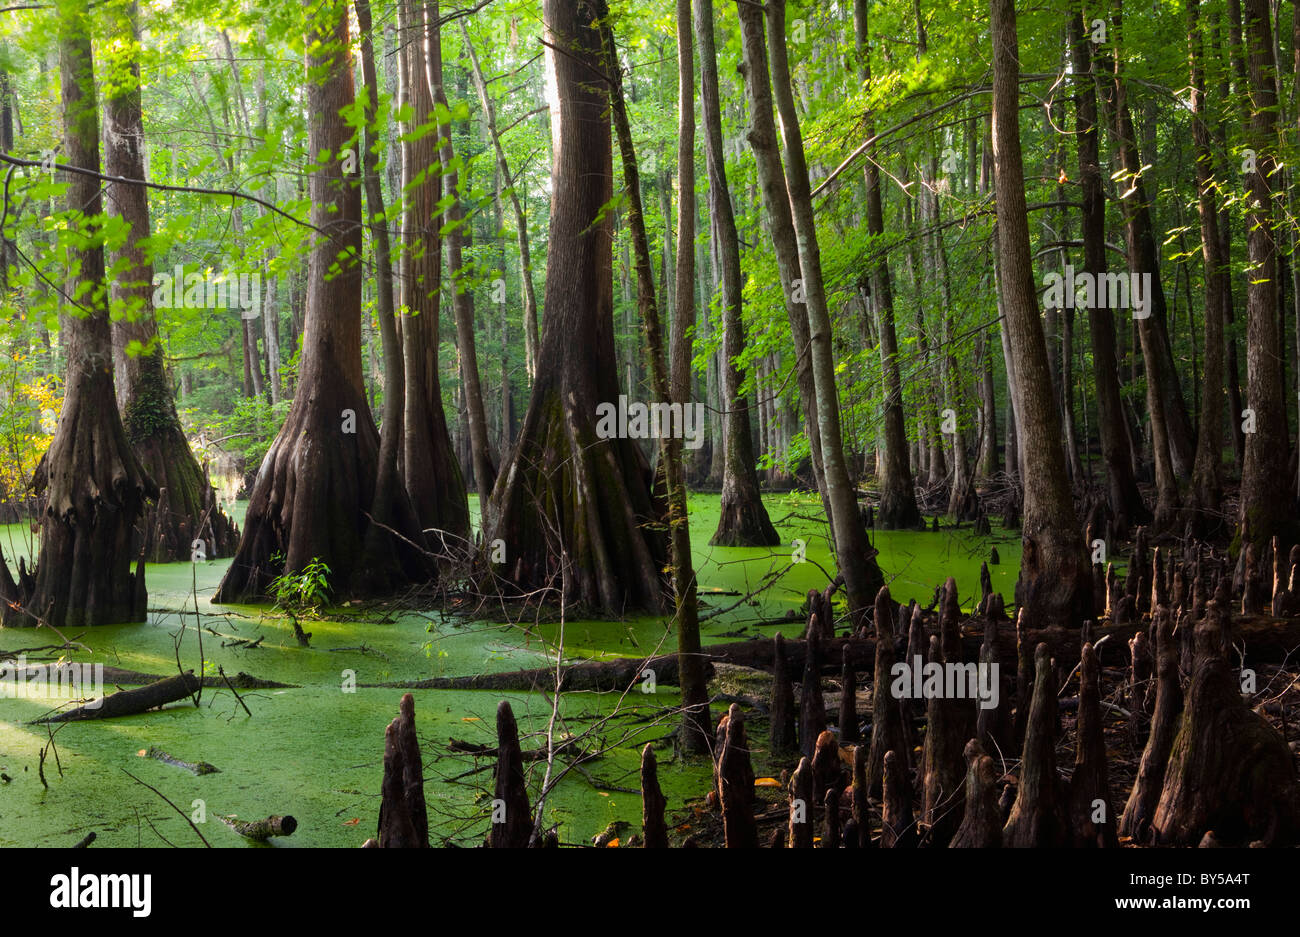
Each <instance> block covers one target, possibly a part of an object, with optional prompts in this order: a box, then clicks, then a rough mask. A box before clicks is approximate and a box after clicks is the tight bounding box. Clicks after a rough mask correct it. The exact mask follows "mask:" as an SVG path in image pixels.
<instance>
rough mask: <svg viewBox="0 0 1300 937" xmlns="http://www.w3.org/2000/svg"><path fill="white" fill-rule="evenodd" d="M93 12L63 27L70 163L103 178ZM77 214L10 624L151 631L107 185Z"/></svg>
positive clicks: (78, 11) (75, 10) (80, 195)
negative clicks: (118, 354)
mask: <svg viewBox="0 0 1300 937" xmlns="http://www.w3.org/2000/svg"><path fill="white" fill-rule="evenodd" d="M90 21H91V17H90V12H89V9H88V8H87V6H86V5H85V4H78V5H76V6H73V7H68V8H64V9H63V10H62V11H61V12H60V15H59V21H58V23H59V25H58V29H59V68H60V73H61V84H62V114H63V154H64V159H66V160H67V165H69V166H72V167H74V168H77V169H84V170H87V171H89V172H90V173H94V174H98V172H99V114H98V111H97V109H96V107H95V66H94V59H93V57H92V53H91V42H90ZM67 175H68V196H67V197H68V202H67V206H68V213H69V215H70V216H72V217H73V218H77V219H84V220H79V221H78V222H76V227H77V228H78V229H80V230H81V231H82V232H83V233H84V240H80V242H79V244H78V245H77V246H76V247H74V248H72V249H71V250H70V255H71V256H70V258H69V260H70V265H71V267H70V269H71V271H75V274H74V276H75V277H76V278H77V282H76V283H75V286H76V289H75V290H73V295H75V296H80V297H83V299H82V300H77V301H74V302H76V304H77V306H78V307H79V308H78V310H77V313H76V314H72V315H68V316H67V317H66V324H65V333H64V345H65V348H66V351H67V373H66V375H65V377H64V394H63V409H62V412H61V413H60V414H59V423H58V428H57V429H56V430H55V433H54V440H53V441H52V442H51V443H50V448H49V449H48V450H47V451H46V453H45V455H44V456H43V457H42V458H41V461H40V463H39V464H38V466H37V468H36V471H35V473H34V477H33V480H32V487H33V488H34V489H35V491H36V494H37V496H38V497H43V498H44V499H45V505H46V506H45V513H44V516H43V517H42V519H41V533H40V552H39V554H38V558H37V560H36V565H35V570H34V575H29V574H28V572H27V569H26V565H25V564H24V563H23V562H22V561H21V560H20V561H19V564H18V578H19V581H18V582H17V583H15V582H14V580H13V578H12V577H11V575H10V572H9V568H8V566H7V565H6V564H5V563H4V562H3V558H2V557H0V598H3V600H4V603H5V604H4V614H3V623H4V625H5V626H6V627H12V626H16V625H37V624H47V625H50V626H52V627H55V628H78V627H81V626H83V625H108V624H118V623H122V622H138V621H144V618H145V584H144V561H143V558H142V557H141V559H140V561H139V562H138V563H137V565H136V571H135V572H134V573H132V572H131V562H132V560H133V559H134V558H135V557H136V556H137V555H138V553H137V551H136V550H135V549H134V548H133V541H134V539H135V538H134V530H133V524H134V523H135V520H136V518H138V517H139V516H140V515H141V514H142V513H143V511H144V507H145V499H146V498H149V497H156V496H157V494H158V490H157V488H156V486H155V485H154V484H153V482H152V481H151V480H150V479H149V476H148V475H147V474H146V472H145V470H144V469H143V468H142V467H141V465H140V463H139V461H138V460H137V459H136V456H135V453H134V452H132V450H131V446H130V443H129V442H128V441H127V435H126V431H125V429H124V428H123V426H122V420H121V418H120V417H119V415H118V412H117V407H116V406H114V404H113V400H114V397H113V342H112V335H111V331H110V328H109V316H108V303H107V301H106V293H105V290H104V287H105V285H106V284H105V282H104V280H105V276H104V251H103V247H102V246H101V245H102V241H101V240H100V238H101V237H102V231H101V230H100V229H101V228H102V223H101V221H100V219H99V217H98V216H99V215H100V213H101V211H102V202H101V198H100V182H99V180H98V179H96V178H94V176H93V175H85V174H83V173H77V172H73V173H68V174H67Z"/></svg>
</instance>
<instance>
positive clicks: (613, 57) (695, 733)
mask: <svg viewBox="0 0 1300 937" xmlns="http://www.w3.org/2000/svg"><path fill="white" fill-rule="evenodd" d="M677 18H678V20H677V21H678V31H677V34H678V37H679V41H678V43H677V55H678V68H679V70H680V73H681V74H680V78H679V82H678V85H679V97H678V107H679V108H680V114H679V120H680V122H681V127H680V129H681V130H683V131H685V129H686V126H688V124H693V123H694V106H693V105H694V84H695V81H694V78H695V72H694V67H693V62H692V58H691V4H690V0H677ZM602 32H603V34H604V43H605V56H606V58H605V62H606V68H607V69H608V72H609V74H610V75H611V76H613V81H612V82H611V83H610V104H611V107H610V110H611V112H612V114H613V118H614V127H615V130H616V132H617V134H618V142H619V149H620V151H621V153H622V157H623V180H624V183H625V184H626V186H627V192H628V203H629V205H628V225H629V227H630V228H631V233H632V246H633V252H634V254H635V256H636V273H637V278H636V279H637V307H638V309H639V311H640V313H641V320H642V323H643V325H644V328H645V339H646V356H647V357H648V358H649V359H650V373H651V379H652V381H653V382H654V388H655V396H656V397H658V398H659V399H660V400H664V399H667V400H670V401H672V402H673V403H678V404H681V406H682V407H686V406H689V405H690V402H689V401H688V400H687V399H686V398H685V392H686V390H687V386H688V385H687V382H686V381H685V380H684V379H683V380H682V381H680V382H679V384H678V386H677V387H676V388H675V389H674V388H673V387H672V385H671V382H670V380H669V375H668V361H667V357H666V356H665V354H664V344H663V330H662V328H661V325H660V319H659V310H658V308H657V305H656V302H655V292H654V278H653V274H652V272H651V265H650V245H649V241H648V239H647V237H646V231H645V215H644V214H643V210H642V204H641V186H640V173H639V171H638V169H637V161H636V153H635V152H634V150H633V146H632V128H631V126H630V125H629V123H628V117H627V108H626V107H625V106H624V103H623V84H622V80H621V72H620V66H619V62H618V54H617V51H616V49H615V46H614V31H613V30H612V29H611V28H610V27H609V26H608V25H604V26H603V29H602ZM678 144H679V150H678V160H679V164H680V171H681V173H682V178H683V179H686V178H688V177H689V178H690V179H691V183H690V185H691V187H692V188H693V183H694V173H695V162H694V141H693V140H691V139H688V138H687V137H686V136H682V137H679V140H678ZM687 209H689V210H687ZM681 215H682V216H683V217H685V218H689V219H690V220H689V221H687V222H685V224H686V225H687V226H688V229H689V227H692V226H693V223H694V215H695V212H694V206H693V204H688V203H687V202H686V201H685V200H683V205H682V209H681ZM688 233H689V230H688ZM693 240H694V239H693V237H692V238H689V239H688V238H683V239H682V240H681V241H679V250H678V255H677V271H676V275H677V277H678V282H679V283H680V284H682V285H683V286H684V287H685V288H684V289H679V290H678V294H677V298H678V301H679V303H681V302H684V303H686V304H687V305H693V298H694V282H693V281H694V279H695V270H694V264H695V245H694V243H693ZM676 345H677V347H675V348H673V349H672V350H671V351H672V357H673V358H674V359H675V360H676V361H678V362H679V363H684V362H685V360H686V357H687V351H686V349H685V347H684V346H685V345H686V333H685V330H684V329H682V330H679V331H678V332H677V336H676ZM679 376H680V377H682V378H685V374H684V372H681V371H679ZM678 393H681V394H682V396H678ZM659 457H660V462H661V463H662V465H663V468H664V475H665V477H666V479H667V483H668V511H669V513H668V522H669V527H670V530H671V548H672V565H673V595H674V606H675V609H676V618H677V622H676V624H677V660H678V669H679V672H680V676H681V689H682V726H681V734H680V739H681V747H682V749H683V750H684V751H686V752H691V753H700V752H705V751H708V749H709V742H710V741H711V738H712V732H711V729H712V726H711V725H710V719H709V692H708V679H707V677H706V675H705V667H704V659H703V657H702V656H701V655H700V623H699V617H698V605H697V600H696V592H695V590H696V583H695V569H694V566H693V565H692V560H691V532H690V524H689V518H688V516H687V510H686V483H685V482H684V481H683V480H682V439H681V438H680V437H677V436H674V435H669V436H666V437H661V438H660V440H659Z"/></svg>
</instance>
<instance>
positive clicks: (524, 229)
mask: <svg viewBox="0 0 1300 937" xmlns="http://www.w3.org/2000/svg"><path fill="white" fill-rule="evenodd" d="M460 32H461V38H462V39H463V40H464V41H465V53H466V55H468V56H469V63H470V68H471V72H470V74H471V75H472V76H473V78H474V89H475V91H476V92H477V93H478V100H479V105H480V106H481V107H482V108H483V119H484V121H485V122H486V123H487V131H488V136H490V137H491V138H492V148H493V150H494V151H495V152H496V157H497V171H498V172H499V173H500V174H501V183H500V186H499V187H498V189H497V202H498V206H497V210H498V211H502V207H501V205H500V204H499V203H500V202H501V196H502V194H503V193H502V190H503V189H504V192H505V193H506V194H508V195H509V196H510V207H511V209H512V210H513V212H514V216H515V240H516V241H517V243H518V245H519V280H520V283H521V284H522V287H523V293H524V370H525V371H527V373H528V379H529V380H532V379H533V377H534V376H535V375H536V374H537V294H536V291H535V290H534V289H533V255H532V249H531V247H530V246H529V240H528V218H527V216H525V215H524V209H523V206H522V205H521V204H520V202H519V190H518V188H517V187H516V185H515V184H514V181H513V178H512V176H511V173H510V163H509V161H508V160H507V159H506V151H505V148H504V147H503V146H502V145H501V134H500V133H499V132H498V131H497V113H496V108H495V107H494V106H493V104H492V97H491V96H490V95H489V94H488V87H487V80H486V79H485V78H484V77H483V68H482V66H480V65H479V61H478V55H477V54H476V53H475V51H474V43H472V42H471V41H470V38H469V29H468V27H466V25H465V20H464V19H463V18H462V19H461V21H460ZM502 435H503V436H504V433H503V434H502ZM502 448H503V450H504V447H502Z"/></svg>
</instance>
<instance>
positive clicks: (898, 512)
mask: <svg viewBox="0 0 1300 937" xmlns="http://www.w3.org/2000/svg"><path fill="white" fill-rule="evenodd" d="M868 6H869V2H868V0H854V3H853V23H854V30H855V37H856V41H857V51H858V56H859V61H860V70H861V71H860V74H861V78H862V84H863V85H864V86H870V83H871V49H870V45H869V42H868V37H869V35H870V33H869V31H868V28H867V10H868ZM863 132H864V133H865V134H866V135H867V137H868V139H869V138H871V137H872V136H874V134H875V120H874V116H869V117H868V120H867V123H866V125H865V127H864V128H863ZM863 176H864V178H865V180H866V185H867V234H868V236H883V235H884V232H885V222H884V212H883V210H882V207H881V198H880V170H879V168H878V166H877V162H876V154H875V148H874V147H873V148H872V149H871V150H870V151H868V153H867V158H866V161H865V163H864V165H863ZM869 278H870V286H871V306H872V308H873V309H874V310H875V320H876V328H877V330H878V332H879V335H880V367H881V371H882V377H883V383H884V392H885V414H884V429H883V433H882V436H883V445H884V455H883V458H882V459H881V472H880V477H879V479H878V482H877V484H878V486H879V489H880V510H879V511H878V512H877V513H876V524H877V526H879V527H882V528H884V529H886V530H897V529H902V528H908V527H917V526H919V525H920V524H921V522H922V521H921V511H920V509H919V508H918V507H917V504H916V486H915V483H914V481H913V479H912V469H911V466H910V465H909V464H908V458H907V427H906V425H905V424H904V421H903V379H902V375H901V374H900V372H899V367H898V336H897V333H896V332H895V330H894V287H893V283H892V280H891V277H890V273H889V257H888V255H887V254H886V253H885V252H884V251H881V252H880V260H879V262H878V263H877V264H876V265H875V267H874V268H873V269H872V270H871V272H870V274H869Z"/></svg>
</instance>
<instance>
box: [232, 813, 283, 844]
mask: <svg viewBox="0 0 1300 937" xmlns="http://www.w3.org/2000/svg"><path fill="white" fill-rule="evenodd" d="M217 816H218V817H219V818H220V820H221V822H222V823H224V824H226V826H228V827H230V828H231V829H232V830H234V831H235V832H236V833H238V834H239V835H240V836H244V837H247V838H248V839H255V840H257V841H258V842H260V843H264V842H266V841H267V840H268V839H270V838H271V837H272V836H291V835H293V831H294V830H296V829H298V821H297V820H295V819H294V818H293V817H290V816H283V817H279V816H277V817H267V818H266V819H265V820H252V821H248V822H246V821H244V820H236V819H235V818H234V817H227V816H222V815H221V814H217Z"/></svg>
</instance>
